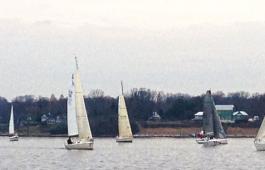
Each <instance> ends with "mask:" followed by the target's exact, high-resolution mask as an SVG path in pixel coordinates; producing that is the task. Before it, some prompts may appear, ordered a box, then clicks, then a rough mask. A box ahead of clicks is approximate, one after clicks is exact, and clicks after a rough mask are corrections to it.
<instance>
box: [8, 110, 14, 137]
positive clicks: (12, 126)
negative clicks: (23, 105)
mask: <svg viewBox="0 0 265 170" xmlns="http://www.w3.org/2000/svg"><path fill="white" fill-rule="evenodd" d="M13 134H15V127H14V111H13V106H11V112H10V120H9V135H13Z"/></svg>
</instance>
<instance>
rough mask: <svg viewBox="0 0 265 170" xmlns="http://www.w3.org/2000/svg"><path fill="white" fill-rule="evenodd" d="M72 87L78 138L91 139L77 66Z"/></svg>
mask: <svg viewBox="0 0 265 170" xmlns="http://www.w3.org/2000/svg"><path fill="white" fill-rule="evenodd" d="M74 87H75V105H76V109H75V111H76V118H77V126H78V134H79V138H80V139H87V138H89V139H92V138H93V137H92V133H91V130H90V126H89V121H88V118H87V111H86V106H85V102H84V96H83V89H82V86H81V80H80V75H79V71H78V66H77V69H76V72H75V74H74Z"/></svg>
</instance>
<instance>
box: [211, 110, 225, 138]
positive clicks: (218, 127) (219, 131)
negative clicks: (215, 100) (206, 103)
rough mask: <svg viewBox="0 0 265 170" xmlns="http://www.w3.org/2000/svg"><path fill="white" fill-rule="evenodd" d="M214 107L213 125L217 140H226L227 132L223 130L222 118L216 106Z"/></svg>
mask: <svg viewBox="0 0 265 170" xmlns="http://www.w3.org/2000/svg"><path fill="white" fill-rule="evenodd" d="M213 106H214V112H213V121H214V122H213V124H214V137H215V138H225V137H226V135H225V131H224V129H223V126H222V123H221V120H220V117H219V115H218V113H217V111H216V108H215V105H213Z"/></svg>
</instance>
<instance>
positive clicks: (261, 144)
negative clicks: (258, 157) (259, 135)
mask: <svg viewBox="0 0 265 170" xmlns="http://www.w3.org/2000/svg"><path fill="white" fill-rule="evenodd" d="M254 145H255V147H256V149H257V151H265V141H254Z"/></svg>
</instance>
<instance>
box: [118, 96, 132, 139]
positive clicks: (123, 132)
mask: <svg viewBox="0 0 265 170" xmlns="http://www.w3.org/2000/svg"><path fill="white" fill-rule="evenodd" d="M118 116H119V117H118V123H119V137H122V138H125V137H126V138H128V137H129V138H132V130H131V126H130V121H129V118H128V113H127V108H126V103H125V100H124V96H123V95H121V96H119V110H118Z"/></svg>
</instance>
